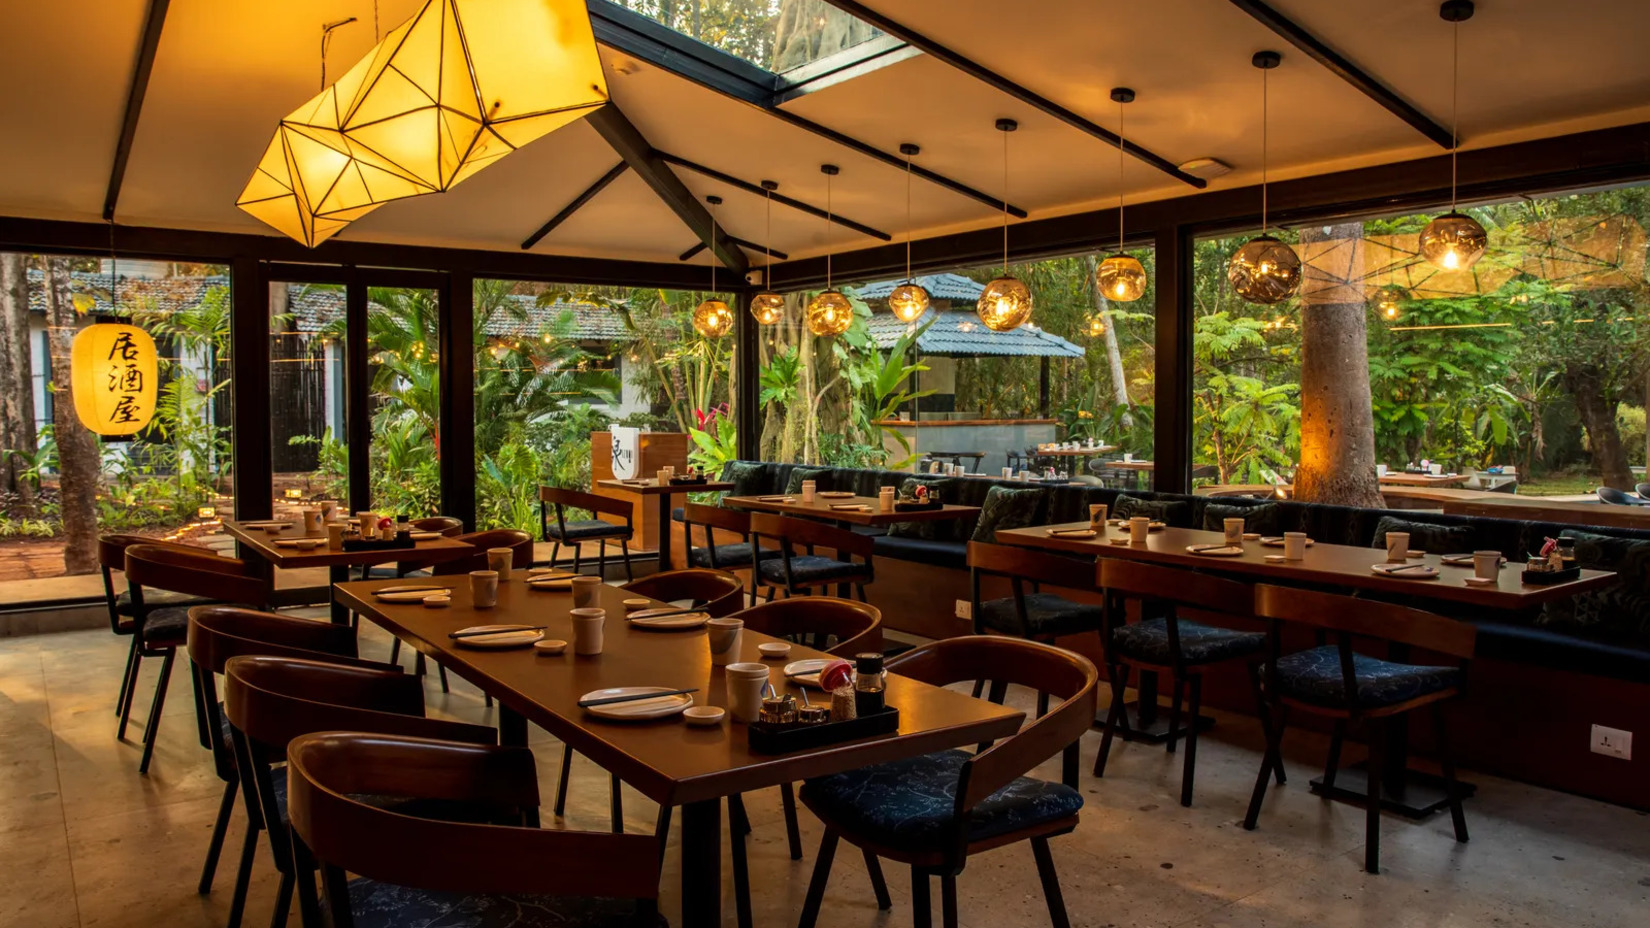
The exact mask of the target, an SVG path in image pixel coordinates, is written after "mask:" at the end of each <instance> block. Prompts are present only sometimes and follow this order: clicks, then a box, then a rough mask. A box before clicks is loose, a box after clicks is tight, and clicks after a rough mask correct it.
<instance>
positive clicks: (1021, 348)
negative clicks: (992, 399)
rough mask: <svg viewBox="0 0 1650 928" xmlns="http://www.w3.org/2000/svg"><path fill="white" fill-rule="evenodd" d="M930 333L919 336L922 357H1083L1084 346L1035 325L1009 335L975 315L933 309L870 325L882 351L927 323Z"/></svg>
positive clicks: (880, 318)
mask: <svg viewBox="0 0 1650 928" xmlns="http://www.w3.org/2000/svg"><path fill="white" fill-rule="evenodd" d="M930 322H931V323H933V324H932V325H929V326H928V331H926V332H924V333H922V334H921V335H919V336H917V349H918V350H920V351H921V352H922V353H923V354H935V355H950V356H952V357H958V358H966V357H1018V358H1080V357H1082V356H1083V347H1082V346H1081V345H1075V344H1072V343H1071V342H1069V341H1066V340H1065V339H1063V338H1061V337H1060V336H1058V335H1055V334H1053V333H1052V332H1045V331H1043V330H1042V329H1039V328H1037V327H1036V326H1034V325H1022V326H1020V327H1019V328H1017V329H1014V330H1012V331H1008V332H993V331H991V330H990V329H988V328H986V327H985V323H983V322H981V321H980V320H979V317H978V316H975V315H974V314H973V313H972V312H938V311H936V310H933V309H930V310H928V311H927V312H925V313H923V314H922V316H921V317H920V318H918V319H917V321H916V322H912V323H905V322H901V321H899V319H898V317H896V316H892V315H887V314H883V313H878V314H876V315H873V316H872V317H871V321H870V323H869V325H868V328H869V329H870V333H871V338H872V339H873V340H874V341H875V342H876V343H877V347H879V348H891V347H893V345H894V342H896V341H898V340H899V337H900V336H901V335H904V334H905V333H906V332H910V331H914V330H916V329H917V328H918V327H920V326H923V325H925V324H928V323H930Z"/></svg>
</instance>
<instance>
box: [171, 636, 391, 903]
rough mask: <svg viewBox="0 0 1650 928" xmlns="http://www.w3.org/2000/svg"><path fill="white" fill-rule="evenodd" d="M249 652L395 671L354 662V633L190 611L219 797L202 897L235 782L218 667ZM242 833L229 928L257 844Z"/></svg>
mask: <svg viewBox="0 0 1650 928" xmlns="http://www.w3.org/2000/svg"><path fill="white" fill-rule="evenodd" d="M251 654H262V655H267V656H273V657H298V658H305V659H308V660H320V661H331V662H333V663H342V664H350V665H360V666H367V667H375V668H378V669H381V670H393V671H395V672H397V673H399V672H400V668H399V667H395V666H394V665H392V664H377V663H371V662H367V661H360V660H359V659H358V658H357V656H356V654H357V652H356V648H355V630H354V629H352V628H350V627H349V626H348V625H337V624H333V623H331V622H318V621H315V620H312V619H299V618H294V617H292V616H285V615H277V614H275V613H272V612H257V611H254V610H251V609H242V608H239V607H236V606H195V607H194V608H192V609H190V610H189V637H188V655H189V666H190V669H191V670H192V671H193V676H194V681H195V706H196V708H197V710H199V716H198V721H199V723H200V727H201V731H200V734H201V744H202V745H203V746H205V747H208V748H210V749H211V750H212V762H213V767H214V769H215V772H216V773H217V775H218V779H220V780H222V781H223V782H224V790H223V799H222V800H220V802H219V804H218V817H217V821H216V823H215V824H214V825H213V828H212V838H211V841H210V843H208V845H207V850H206V864H205V866H203V867H202V868H201V879H200V885H199V892H200V893H201V895H205V894H207V893H209V892H211V891H212V879H213V876H214V874H215V872H216V870H217V864H218V855H219V852H220V851H221V850H222V849H223V839H224V831H225V829H226V828H228V826H229V815H230V813H231V812H232V811H233V809H234V807H235V796H236V795H237V792H238V786H239V784H240V774H239V771H238V770H237V768H236V766H235V745H234V736H233V734H232V728H231V726H230V724H229V716H228V715H227V714H226V713H225V712H224V711H223V703H221V702H219V701H218V681H217V675H218V674H220V673H223V668H224V665H225V664H227V663H228V662H229V659H230V658H232V657H240V656H243V655H251ZM285 782H286V781H285V780H284V778H276V780H275V783H274V785H275V787H276V788H277V789H281V788H284V784H285ZM248 833H249V834H250V835H251V840H249V841H246V842H243V844H242V847H241V863H240V867H239V868H238V869H237V871H236V879H235V891H234V896H233V899H232V901H231V903H230V906H229V922H228V925H229V928H236V926H238V925H239V924H240V922H241V914H242V911H243V910H244V909H245V906H246V889H247V883H248V878H249V876H250V874H251V867H252V855H253V853H254V852H255V851H256V849H257V846H258V845H257V831H256V829H255V828H254V829H251V830H249V832H248Z"/></svg>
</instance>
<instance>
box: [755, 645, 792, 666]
mask: <svg viewBox="0 0 1650 928" xmlns="http://www.w3.org/2000/svg"><path fill="white" fill-rule="evenodd" d="M756 650H758V651H761V652H762V656H763V657H765V658H767V659H769V660H774V661H777V660H783V659H784V658H785V657H786V656H788V655H789V654H790V653H791V646H790V644H789V643H788V642H784V641H764V642H762V643H761V644H759V645H757V646H756Z"/></svg>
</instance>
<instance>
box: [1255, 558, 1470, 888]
mask: <svg viewBox="0 0 1650 928" xmlns="http://www.w3.org/2000/svg"><path fill="white" fill-rule="evenodd" d="M1255 615H1256V616H1259V617H1261V618H1264V619H1266V620H1267V621H1268V622H1269V623H1270V626H1271V627H1270V630H1269V632H1268V635H1267V641H1268V644H1267V656H1266V668H1265V671H1264V673H1263V674H1262V676H1261V679H1262V686H1263V688H1264V692H1265V700H1266V709H1267V710H1268V711H1269V713H1270V715H1271V716H1272V724H1271V726H1270V727H1269V730H1268V732H1267V736H1266V759H1265V760H1264V761H1263V762H1262V764H1261V773H1260V776H1259V777H1257V778H1256V780H1255V791H1254V794H1253V796H1251V797H1250V800H1249V813H1248V815H1246V816H1245V817H1244V820H1243V827H1244V828H1248V829H1250V830H1253V829H1254V827H1255V822H1256V820H1257V819H1258V818H1259V816H1260V806H1261V802H1262V800H1264V799H1265V798H1266V780H1267V770H1268V769H1269V768H1270V767H1271V766H1272V765H1282V763H1283V747H1282V745H1283V730H1284V722H1285V719H1286V718H1287V712H1288V710H1290V709H1300V710H1303V711H1305V712H1310V713H1312V714H1313V715H1322V716H1327V717H1329V718H1332V719H1334V724H1335V730H1334V733H1333V734H1332V735H1331V736H1330V741H1329V760H1328V762H1327V763H1326V764H1325V765H1324V772H1323V786H1322V789H1321V790H1320V791H1319V794H1320V795H1323V796H1329V795H1331V794H1332V793H1333V791H1334V788H1335V775H1336V773H1337V772H1338V770H1339V768H1340V762H1341V745H1342V742H1343V741H1344V740H1345V738H1346V733H1347V729H1348V728H1349V727H1350V726H1353V725H1362V726H1363V727H1364V729H1365V732H1366V740H1367V741H1368V743H1369V762H1368V764H1367V765H1366V779H1367V784H1366V785H1367V792H1366V793H1365V802H1364V869H1365V870H1367V871H1368V872H1370V873H1379V872H1380V869H1381V795H1382V793H1381V780H1382V772H1383V770H1384V769H1385V767H1384V765H1385V763H1386V759H1387V758H1386V756H1385V755H1386V753H1387V751H1388V750H1392V749H1402V747H1403V746H1402V745H1401V744H1394V745H1390V746H1389V745H1387V744H1386V743H1385V742H1386V739H1387V735H1388V725H1389V724H1390V722H1389V720H1390V719H1392V718H1393V717H1394V716H1401V715H1403V714H1404V713H1407V712H1412V711H1414V710H1416V709H1420V708H1423V707H1430V708H1431V711H1432V723H1433V732H1434V746H1435V748H1436V750H1437V752H1438V765H1439V767H1440V768H1442V770H1443V774H1444V792H1445V793H1446V795H1447V797H1448V800H1449V807H1450V817H1451V818H1452V820H1453V824H1454V826H1455V840H1457V841H1463V842H1464V841H1466V840H1467V819H1466V815H1465V814H1464V813H1463V812H1462V810H1461V788H1460V784H1459V783H1457V782H1456V779H1455V764H1454V761H1453V760H1452V759H1451V758H1450V754H1449V737H1448V733H1447V732H1446V730H1445V726H1444V712H1443V705H1444V700H1446V699H1450V698H1452V697H1454V696H1458V695H1460V693H1461V691H1462V689H1463V688H1464V687H1465V685H1466V680H1467V665H1468V663H1469V662H1470V661H1471V660H1472V655H1473V649H1474V647H1475V645H1476V644H1477V638H1478V629H1477V628H1476V627H1475V626H1473V625H1472V624H1471V623H1468V622H1460V621H1456V620H1454V619H1448V618H1445V617H1443V616H1439V615H1433V614H1432V613H1430V612H1422V611H1420V610H1419V609H1410V608H1408V607H1406V606H1402V605H1398V604H1396V603H1383V602H1378V601H1375V600H1369V599H1355V598H1353V597H1350V596H1337V595H1335V594H1333V593H1320V592H1316V591H1311V590H1301V589H1294V588H1289V587H1278V586H1271V585H1268V584H1260V585H1258V586H1256V587H1255ZM1291 624H1294V625H1304V626H1308V627H1310V628H1312V629H1313V630H1314V631H1315V632H1316V633H1317V634H1318V635H1319V636H1328V637H1331V638H1332V639H1333V640H1334V643H1333V644H1328V645H1323V646H1320V647H1316V648H1312V649H1311V650H1308V651H1303V652H1300V653H1298V654H1289V655H1284V654H1282V653H1281V651H1282V646H1281V641H1282V632H1283V628H1284V626H1287V625H1291ZM1354 637H1356V638H1358V639H1359V640H1369V639H1374V640H1377V641H1384V642H1386V643H1387V647H1388V652H1389V653H1388V655H1387V657H1386V658H1377V657H1373V656H1370V655H1367V654H1362V653H1359V652H1357V651H1354V650H1353V648H1352V644H1353V640H1354ZM1319 640H1320V641H1321V640H1323V637H1320V638H1319ZM1411 648H1417V649H1421V650H1425V651H1428V652H1431V653H1434V654H1441V655H1444V656H1445V657H1451V658H1454V659H1455V660H1456V663H1455V664H1453V665H1448V664H1445V665H1439V664H1415V663H1411V662H1409V660H1408V657H1407V654H1408V651H1409V649H1411ZM1407 731H1408V728H1407V726H1405V727H1400V728H1397V729H1395V730H1394V733H1395V734H1397V733H1406V732H1407Z"/></svg>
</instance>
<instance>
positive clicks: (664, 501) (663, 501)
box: [658, 493, 676, 571]
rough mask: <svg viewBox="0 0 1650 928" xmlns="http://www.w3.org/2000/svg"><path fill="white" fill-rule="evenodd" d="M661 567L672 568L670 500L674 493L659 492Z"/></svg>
mask: <svg viewBox="0 0 1650 928" xmlns="http://www.w3.org/2000/svg"><path fill="white" fill-rule="evenodd" d="M658 498H659V569H660V570H662V571H663V570H671V569H672V568H671V564H670V510H671V505H670V501H671V500H673V499H675V498H676V494H674V493H660V494H659V497H658Z"/></svg>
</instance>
